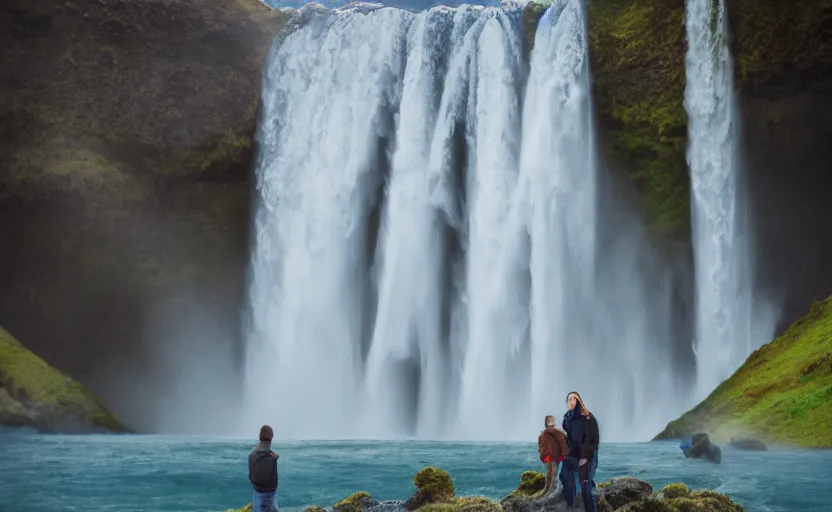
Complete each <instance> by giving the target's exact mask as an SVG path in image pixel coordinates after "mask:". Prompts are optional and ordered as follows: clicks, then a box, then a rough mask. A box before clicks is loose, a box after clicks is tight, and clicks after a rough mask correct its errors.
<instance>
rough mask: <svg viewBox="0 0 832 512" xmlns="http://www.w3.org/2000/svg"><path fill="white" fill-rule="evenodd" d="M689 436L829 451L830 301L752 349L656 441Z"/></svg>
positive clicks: (831, 433) (831, 409) (831, 407)
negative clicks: (700, 434) (754, 439)
mask: <svg viewBox="0 0 832 512" xmlns="http://www.w3.org/2000/svg"><path fill="white" fill-rule="evenodd" d="M693 432H707V433H708V435H709V436H710V438H711V439H712V440H714V441H715V442H717V443H718V444H719V443H724V442H727V441H728V440H729V439H730V438H731V437H735V436H740V437H742V436H751V437H757V438H760V439H762V440H765V441H767V442H768V443H769V444H772V443H774V444H777V443H779V444H787V445H796V446H803V447H815V448H821V447H824V448H828V447H832V297H828V298H827V299H826V300H823V301H820V302H816V303H814V304H813V305H812V307H811V311H810V312H809V313H808V314H807V315H806V316H804V317H802V318H800V319H799V320H797V321H796V322H794V323H793V324H792V325H791V326H790V327H789V329H788V330H787V331H786V332H785V333H784V334H783V335H782V336H780V337H778V338H777V339H775V340H774V341H772V342H770V343H768V344H766V345H763V346H762V347H760V348H759V349H757V350H755V351H754V352H753V353H752V354H751V355H750V356H748V358H747V359H746V361H745V363H744V364H743V365H742V366H741V367H740V368H739V369H738V370H737V371H736V372H735V373H734V374H733V375H732V376H731V377H730V378H728V379H726V380H725V381H724V382H722V384H720V385H719V386H718V387H717V388H716V389H715V390H714V391H713V392H712V393H711V394H710V395H709V396H708V397H707V398H706V399H705V400H704V401H702V402H701V403H699V404H698V405H697V406H696V407H694V408H693V409H692V410H690V411H688V412H686V413H685V414H684V415H682V416H681V417H680V418H678V419H676V420H674V421H671V422H670V423H669V424H668V425H667V427H666V428H665V429H664V430H663V431H662V432H661V433H659V434H658V435H657V436H656V439H675V438H680V437H685V436H689V435H691V434H692V433H693Z"/></svg>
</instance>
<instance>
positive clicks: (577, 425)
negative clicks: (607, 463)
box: [561, 404, 601, 462]
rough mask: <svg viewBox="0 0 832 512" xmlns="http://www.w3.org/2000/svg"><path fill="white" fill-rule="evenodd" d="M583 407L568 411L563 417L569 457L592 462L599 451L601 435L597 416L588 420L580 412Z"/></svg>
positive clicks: (579, 406) (578, 406) (577, 406)
mask: <svg viewBox="0 0 832 512" xmlns="http://www.w3.org/2000/svg"><path fill="white" fill-rule="evenodd" d="M580 408H581V405H580V404H578V405H576V406H575V409H574V410H570V411H566V414H564V415H563V423H562V425H561V426H562V427H563V430H565V431H566V442H567V444H568V445H569V455H570V456H572V457H576V458H579V459H586V460H587V461H588V462H591V461H592V457H593V456H594V455H595V452H596V450H598V443H599V440H600V437H601V436H600V434H599V432H598V421H596V419H595V415H592V416H590V417H589V418H586V417H585V416H584V415H583V414H581V411H580Z"/></svg>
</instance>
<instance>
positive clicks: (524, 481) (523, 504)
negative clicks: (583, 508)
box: [500, 471, 562, 512]
mask: <svg viewBox="0 0 832 512" xmlns="http://www.w3.org/2000/svg"><path fill="white" fill-rule="evenodd" d="M545 486H546V476H545V475H544V474H543V473H540V472H538V471H523V473H521V474H520V484H519V485H518V486H517V488H515V489H514V490H513V491H511V492H510V493H509V494H507V495H506V496H504V497H503V499H501V500H500V505H501V507H502V508H503V510H504V511H506V512H528V511H530V510H539V509H549V508H551V506H553V505H554V504H556V503H559V502H560V501H562V498H561V495H560V494H554V493H552V492H549V493H548V494H544V492H543V490H544V488H545ZM554 489H555V486H554V485H553V486H552V490H554Z"/></svg>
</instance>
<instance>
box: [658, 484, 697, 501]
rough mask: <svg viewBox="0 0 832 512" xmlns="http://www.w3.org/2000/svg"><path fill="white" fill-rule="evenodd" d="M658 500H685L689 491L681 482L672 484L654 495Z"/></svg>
mask: <svg viewBox="0 0 832 512" xmlns="http://www.w3.org/2000/svg"><path fill="white" fill-rule="evenodd" d="M656 495H657V497H658V498H660V499H668V500H670V499H673V498H686V497H688V496H690V489H689V488H688V486H687V485H685V484H683V483H681V482H674V483H670V484H667V485H665V486H664V487H662V488H661V489H660V490H659V492H658V493H657V494H656Z"/></svg>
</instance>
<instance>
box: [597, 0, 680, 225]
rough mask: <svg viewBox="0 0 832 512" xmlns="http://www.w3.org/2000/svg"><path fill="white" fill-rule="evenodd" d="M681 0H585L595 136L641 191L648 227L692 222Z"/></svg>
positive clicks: (619, 170) (610, 159) (615, 165)
mask: <svg viewBox="0 0 832 512" xmlns="http://www.w3.org/2000/svg"><path fill="white" fill-rule="evenodd" d="M684 16H685V3H684V0H603V1H597V2H591V3H590V4H589V38H590V46H591V55H592V61H593V72H594V76H595V98H596V105H597V109H598V115H599V118H600V136H601V137H600V138H601V141H602V144H603V148H604V151H605V154H606V157H607V160H608V163H609V164H610V165H611V167H612V168H613V170H614V171H615V172H616V173H624V174H626V175H627V176H629V178H630V179H631V180H633V182H634V183H635V185H636V188H637V189H638V190H639V191H640V192H641V194H642V196H643V206H644V215H645V219H646V222H647V225H648V227H649V229H650V230H651V231H652V232H654V233H656V234H659V235H662V236H665V237H668V238H674V239H675V238H683V237H684V236H686V235H687V234H688V233H689V229H690V218H689V217H690V215H689V210H690V206H689V205H690V200H689V194H690V192H689V190H690V189H689V178H688V167H687V160H686V156H685V152H686V147H687V113H686V112H685V108H684V89H685V47H686V46H685V45H686V43H685V25H684Z"/></svg>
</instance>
